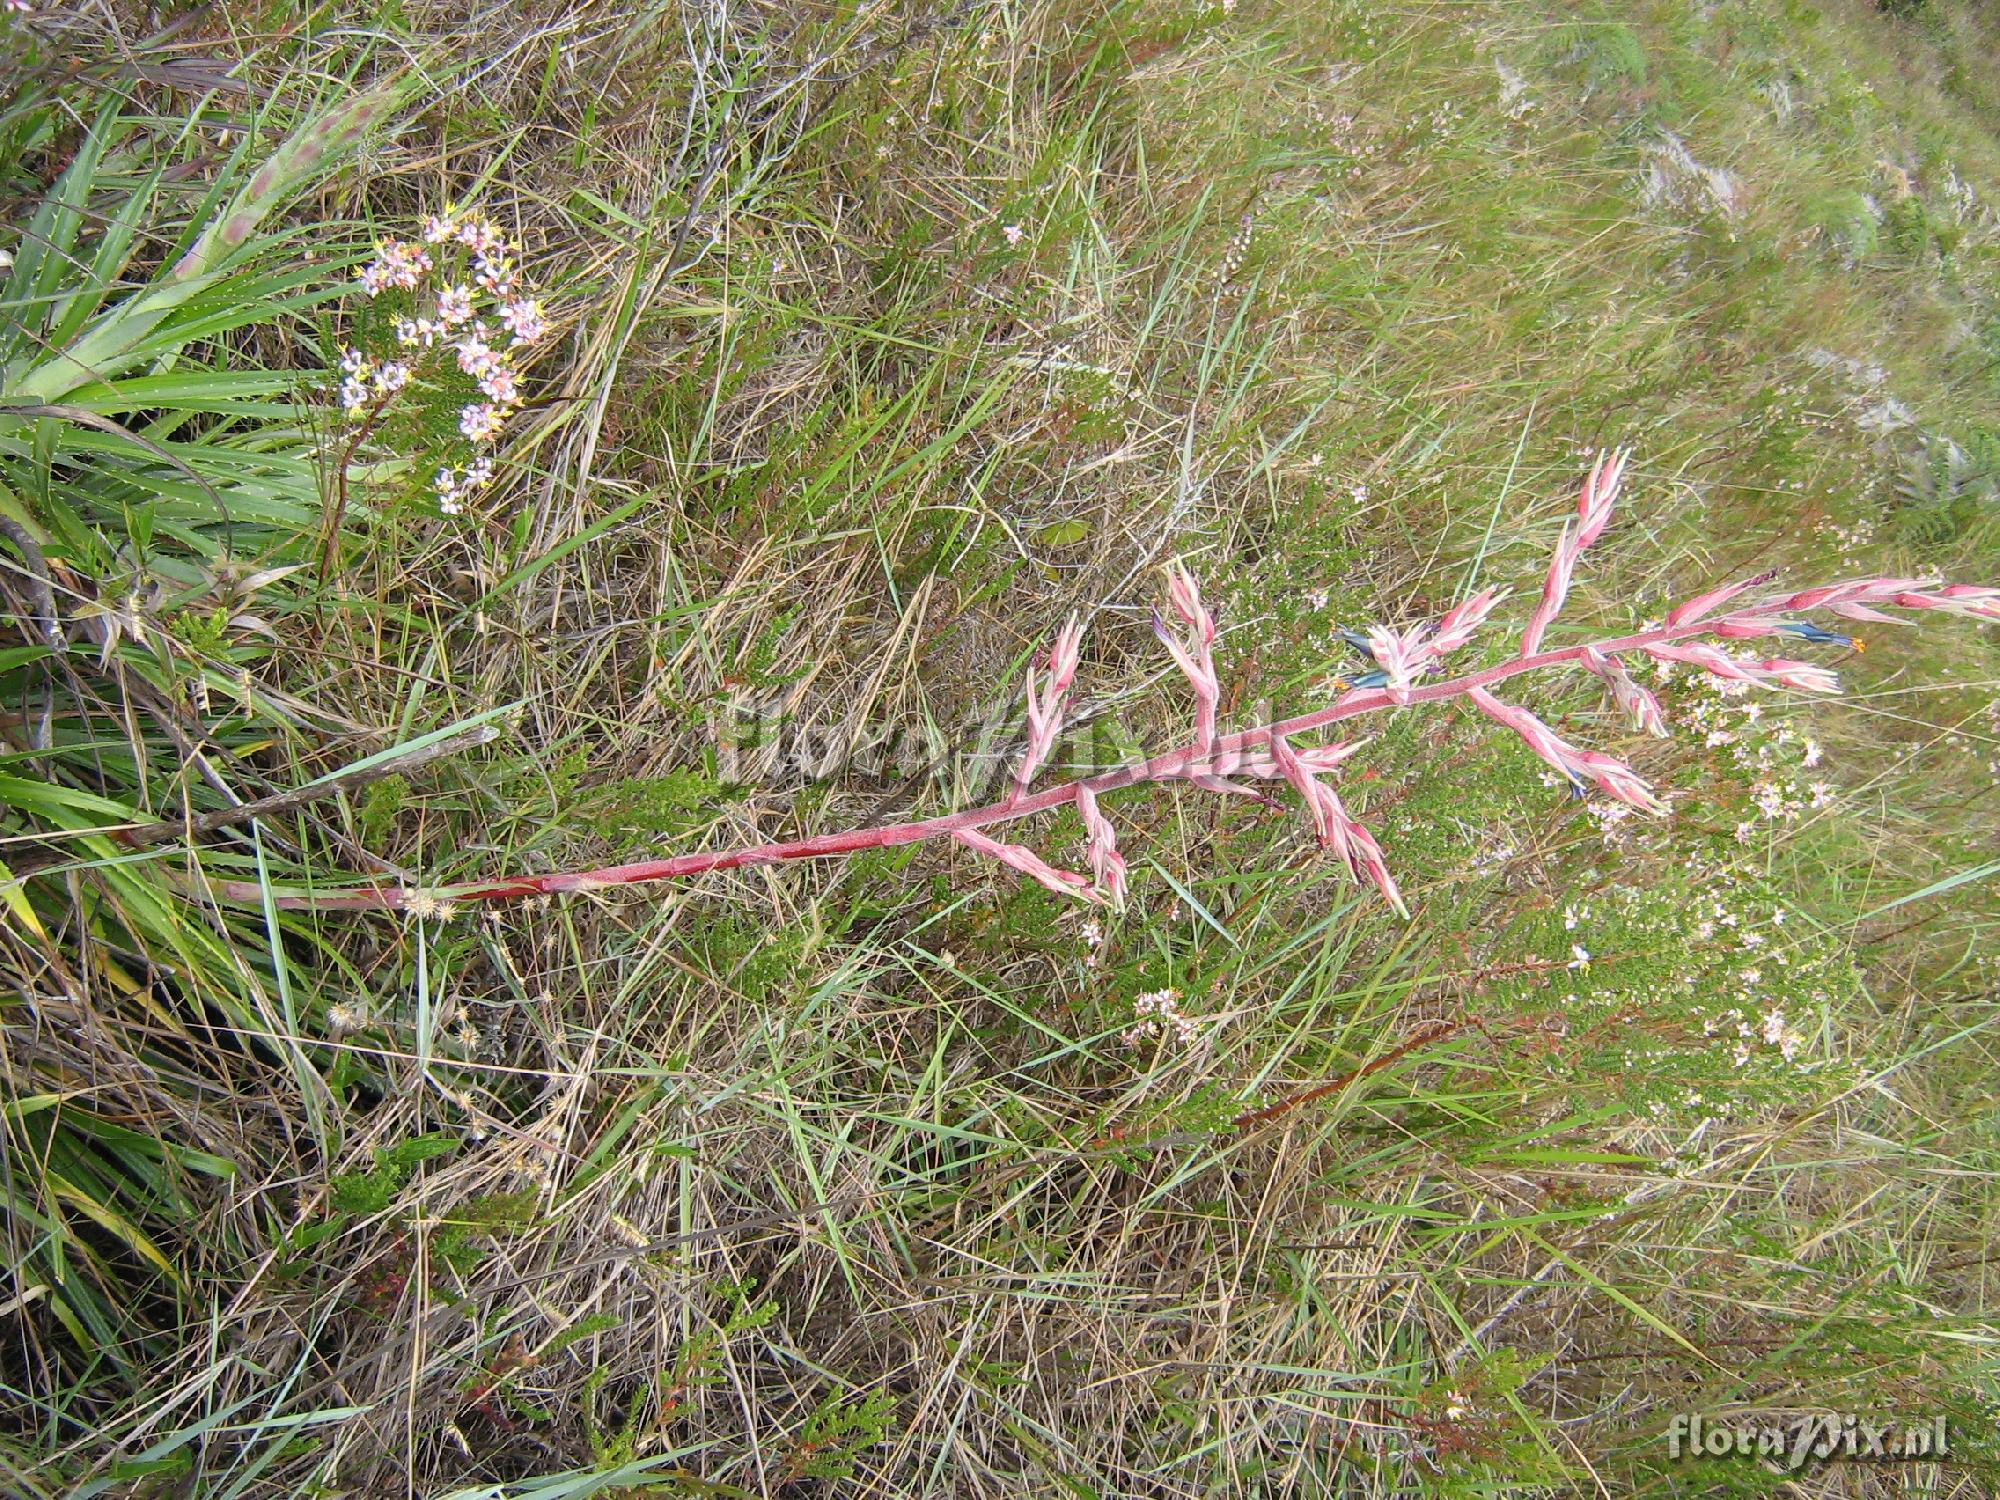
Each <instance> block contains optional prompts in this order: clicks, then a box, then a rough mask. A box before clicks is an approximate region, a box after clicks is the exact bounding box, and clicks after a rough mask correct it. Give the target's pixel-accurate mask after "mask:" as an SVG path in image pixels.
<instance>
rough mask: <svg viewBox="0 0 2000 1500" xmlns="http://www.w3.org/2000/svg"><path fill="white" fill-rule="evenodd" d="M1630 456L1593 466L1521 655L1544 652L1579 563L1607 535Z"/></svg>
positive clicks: (1551, 567)
mask: <svg viewBox="0 0 2000 1500" xmlns="http://www.w3.org/2000/svg"><path fill="white" fill-rule="evenodd" d="M1629 456H1630V454H1629V453H1628V451H1627V450H1626V449H1623V448H1621V449H1619V450H1618V451H1617V452H1615V453H1609V454H1606V455H1605V456H1604V457H1602V458H1600V459H1598V461H1597V463H1596V464H1595V465H1594V466H1592V468H1591V471H1590V477H1589V478H1588V479H1586V480H1584V482H1583V493H1582V494H1581V495H1580V496H1578V497H1577V502H1576V520H1575V521H1574V522H1572V523H1571V524H1570V525H1568V526H1565V527H1564V528H1563V534H1562V537H1561V538H1560V539H1559V540H1558V541H1557V542H1556V550H1555V554H1554V555H1553V556H1552V557H1551V558H1550V559H1549V576H1548V579H1547V581H1545V582H1544V583H1543V584H1542V599H1541V603H1539V604H1537V605H1536V606H1535V612H1534V614H1532V615H1531V616H1529V618H1528V625H1527V628H1526V629H1525V630H1523V631H1522V632H1521V655H1523V656H1533V655H1534V654H1535V653H1536V652H1537V651H1539V650H1540V649H1541V646H1542V636H1543V635H1544V634H1545V633H1546V632H1547V630H1548V628H1549V625H1550V624H1551V623H1552V622H1553V621H1554V620H1555V617H1556V616H1557V615H1558V614H1560V613H1561V612H1562V607H1563V601H1564V600H1566V599H1568V598H1569V586H1570V581H1571V579H1573V578H1574V577H1575V576H1576V565H1577V561H1578V559H1579V558H1581V557H1582V556H1583V552H1584V549H1585V548H1586V547H1588V546H1589V545H1590V544H1591V543H1592V542H1594V541H1596V540H1597V539H1598V537H1600V536H1602V535H1603V534H1604V528H1605V526H1606V525H1607V524H1608V523H1609V522H1610V520H1611V507H1612V503H1613V502H1614V501H1615V500H1616V499H1617V498H1618V484H1619V481H1620V480H1621V479H1623V478H1624V476H1625V460H1626V459H1627V458H1628V457H1629Z"/></svg>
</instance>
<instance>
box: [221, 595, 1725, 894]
mask: <svg viewBox="0 0 2000 1500" xmlns="http://www.w3.org/2000/svg"><path fill="white" fill-rule="evenodd" d="M1713 629H1714V627H1713V625H1711V624H1706V623H1701V622H1694V623H1689V624H1684V625H1679V626H1666V625H1663V626H1660V627H1658V628H1656V629H1653V630H1642V631H1640V632H1639V633H1638V634H1636V635H1627V636H1619V637H1616V638H1614V639H1612V640H1607V641H1596V642H1592V643H1591V644H1589V645H1585V646H1565V647H1564V648H1563V649H1561V650H1560V651H1542V652H1538V653H1537V654H1535V655H1533V656H1517V657H1514V658H1513V659H1512V660H1509V661H1503V662H1500V663H1498V664H1497V665H1494V666H1491V667H1486V668H1484V669H1482V670H1480V671H1477V672H1470V673H1467V674H1466V675H1465V676H1463V677H1453V678H1449V679H1447V680H1445V681H1442V682H1431V683H1423V684H1412V685H1411V686H1410V687H1409V688H1407V689H1406V690H1405V694H1406V696H1407V698H1408V701H1409V702H1411V703H1436V702H1439V701H1441V700H1443V699H1446V698H1457V697H1462V696H1463V695H1464V694H1466V693H1468V692H1470V691H1471V690H1472V689H1474V688H1481V687H1490V686H1491V685H1492V684H1494V683H1496V682H1505V681H1506V680H1507V679H1508V678H1510V677H1519V676H1521V675H1523V674H1524V673H1527V672H1535V671H1540V670H1541V669H1542V668H1544V667H1553V666H1559V665H1561V664H1562V663H1564V662H1571V661H1581V660H1583V656H1584V653H1585V652H1586V651H1589V650H1595V651H1597V652H1599V653H1601V654H1603V655H1606V656H1610V655H1614V654H1617V653H1620V652H1625V651H1640V650H1643V649H1645V648H1646V647H1648V646H1657V645H1663V644H1666V643H1667V642H1670V641H1677V640H1683V639H1686V638H1687V637H1689V636H1698V635H1705V634H1709V633H1712V631H1713ZM1393 706H1395V705H1394V704H1393V702H1392V700H1391V699H1390V697H1389V694H1388V693H1387V692H1385V691H1383V690H1382V689H1380V688H1364V689H1362V690H1360V691H1357V692H1352V693H1348V694H1346V695H1345V696H1343V697H1342V698H1341V700H1340V701H1339V702H1338V703H1335V704H1333V705H1331V706H1330V707H1327V708H1322V709H1318V710H1316V711H1315V712H1313V713H1309V714H1299V715H1296V716H1295V717H1293V718H1289V719H1280V720H1278V721H1277V722H1276V723H1272V724H1264V725H1260V726H1258V727H1257V728H1254V729H1244V730H1240V731H1238V732H1237V733H1235V734H1225V735H1220V736H1215V737H1214V739H1213V744H1212V748H1211V750H1210V752H1209V753H1208V754H1197V753H1196V751H1195V750H1194V748H1193V747H1188V748H1183V749H1180V750H1171V751H1168V752H1167V753H1166V754H1164V755H1156V756H1154V757H1153V758H1152V759H1150V760H1145V761H1139V762H1136V763H1134V764H1132V765H1129V766H1121V767H1120V768H1119V769H1117V770H1115V771H1105V772H1103V773H1101V774H1099V775H1096V776H1086V777H1083V778H1081V779H1079V780H1077V781H1068V782H1064V783H1063V784H1062V785H1060V786H1052V787H1049V788H1047V789H1045V790H1043V791H1040V792H1036V793H1034V794H1033V795H1032V796H1027V797H1021V798H1018V799H1016V798H1013V797H1010V798H1008V799H1007V800H1005V801H1002V802H993V803H989V804H987V805H986V806H985V807H975V808H969V809H967V810H966V811H964V812H957V813H951V814H948V815H947V816H945V817H941V818H922V819H918V820H917V821H915V822H911V823H892V824H889V825H887V826H885V827H881V828H851V829H848V830H846V831H845V832H842V833H826V834H820V835H818V836H817V837H815V838H809V839H794V840H792V841H790V842H788V843H780V844H753V845H749V846H746V847H743V848H738V849H718V850H711V851H709V852H707V853H702V854H677V855H675V856H673V857H672V858H670V859H649V860H641V861H639V862H638V863H636V864H629V865H609V866H606V867H604V868H602V869H596V870H576V871H562V872H558V873H556V874H552V875H515V876H510V877H507V878H504V879H500V880H492V881H483V882H478V883H475V884H471V885H463V886H445V887H440V888H438V889H435V890H430V891H426V892H425V893H424V894H425V895H426V896H428V897H430V898H433V899H437V900H446V901H506V900H513V899H518V898H521V897H526V896H547V895H554V894H556V893H558V892H562V891H594V890H603V889H605V888H607V887H610V886H620V885H637V884H640V883H642V882H645V881H652V880H676V879H680V878H682V877H684V876H689V875H706V874H708V873H709V872H711V871H714V870H740V869H745V868H749V867H754V866H757V865H775V864H782V863H784V862H785V861H786V860H792V859H826V858H830V857H832V856H835V855H841V854H853V853H856V852H858V851H860V850H862V849H886V848H889V847H892V846H894V845H897V844H915V843H919V842H921V841H923V840H925V839H933V838H940V837H948V836H949V835H951V834H955V833H957V832H958V831H959V830H961V829H965V828H985V827H989V826H991V825H992V824H995V823H1008V822H1012V821H1013V820H1014V819H1016V818H1025V817H1028V816H1030V815H1031V814H1034V813H1038V812H1046V811H1048V810H1049V809H1050V808H1053V807H1061V806H1063V805H1064V804H1065V803H1070V802H1074V801H1075V800H1076V789H1077V788H1078V787H1079V786H1085V787H1088V788H1089V789H1090V790H1091V791H1092V792H1093V793H1103V792H1110V791H1116V790H1117V789H1118V788H1120V787H1126V786H1136V785H1138V784H1140V783H1141V782H1149V781H1172V780H1176V779H1178V778H1182V777H1187V776H1190V775H1202V774H1206V772H1207V769H1208V767H1209V765H1210V763H1211V760H1212V759H1213V758H1219V757H1223V756H1227V755H1230V754H1233V753H1236V752H1241V751H1244V750H1251V749H1255V748H1257V747H1259V746H1262V745H1268V744H1269V743H1270V741H1271V737H1272V736H1273V735H1287V736H1291V735H1302V734H1310V733H1312V732H1313V731H1314V730H1316V729H1324V728H1325V727H1326V726H1327V725H1329V724H1337V723H1339V722H1340V721H1341V720H1342V719H1352V718H1354V717H1356V716H1357V715H1360V714H1365V713H1374V712H1377V711H1379V710H1381V709H1385V708H1390V707H1393ZM215 887H216V889H217V890H218V891H219V893H220V894H221V895H223V896H225V897H227V898H229V899H230V900H234V901H248V902H254V903H259V904H261V903H262V902H263V900H264V888H263V887H262V886H261V885H259V884H258V883H257V882H256V881H254V880H223V881H217V882H215ZM413 894H415V892H413V891H412V890H410V889H407V888H404V887H398V886H389V887H383V886H375V887H368V888H364V889H360V890H342V891H328V892H326V893H325V894H323V895H274V896H273V897H272V900H273V902H274V903H275V904H276V905H277V906H280V907H283V908H286V909H289V910H305V911H374V910H393V909H396V908H400V907H402V906H405V905H406V904H408V898H409V897H410V896H411V895H413Z"/></svg>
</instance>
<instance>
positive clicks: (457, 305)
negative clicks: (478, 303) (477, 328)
mask: <svg viewBox="0 0 2000 1500" xmlns="http://www.w3.org/2000/svg"><path fill="white" fill-rule="evenodd" d="M437 315H438V321H439V322H440V323H442V324H444V326H445V327H447V328H456V327H458V325H459V324H461V323H469V322H471V321H472V288H471V287H469V286H448V287H446V288H445V289H444V290H443V291H441V292H439V293H438V309H437Z"/></svg>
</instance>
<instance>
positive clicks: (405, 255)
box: [357, 240, 431, 297]
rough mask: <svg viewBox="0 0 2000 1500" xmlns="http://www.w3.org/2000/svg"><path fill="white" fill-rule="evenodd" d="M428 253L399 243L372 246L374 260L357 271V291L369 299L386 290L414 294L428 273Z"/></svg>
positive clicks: (418, 246) (396, 241)
mask: <svg viewBox="0 0 2000 1500" xmlns="http://www.w3.org/2000/svg"><path fill="white" fill-rule="evenodd" d="M430 270H431V257H430V252H429V251H427V250H425V249H424V247H423V246H421V245H406V244H404V243H403V242H402V241H401V240H384V241H382V243H381V244H379V245H378V246H376V249H375V259H374V260H373V261H372V262H370V263H369V264H368V265H366V266H363V267H362V268H361V273H360V275H359V277H358V278H357V279H358V280H359V281H360V283H361V290H362V291H364V292H366V293H367V294H368V295H369V296H370V297H377V296H380V295H381V294H382V293H383V292H386V291H388V290H389V289H390V288H392V287H395V288H400V289H402V290H404V291H414V290H415V289H416V286H417V283H418V282H419V281H420V280H422V278H423V277H425V276H427V275H429V274H430Z"/></svg>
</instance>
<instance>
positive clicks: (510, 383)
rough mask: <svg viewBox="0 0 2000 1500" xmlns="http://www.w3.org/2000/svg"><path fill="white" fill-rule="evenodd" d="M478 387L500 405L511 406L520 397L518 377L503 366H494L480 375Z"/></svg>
mask: <svg viewBox="0 0 2000 1500" xmlns="http://www.w3.org/2000/svg"><path fill="white" fill-rule="evenodd" d="M479 389H480V390H481V391H482V392H484V393H485V394H486V396H487V397H488V398H489V399H491V400H493V401H496V402H498V403H499V404H500V405H501V406H513V405H515V404H517V403H518V402H519V401H520V399H521V385H520V377H519V376H518V375H516V374H515V373H514V372H513V371H512V370H509V369H507V368H506V367H504V366H498V367H495V368H494V369H491V370H488V371H487V372H486V373H485V374H484V375H482V376H480V377H479Z"/></svg>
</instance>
